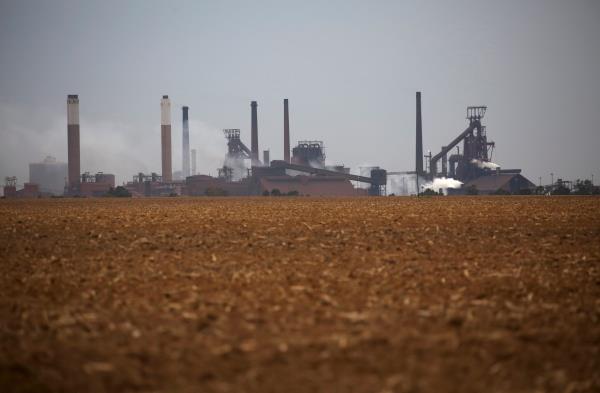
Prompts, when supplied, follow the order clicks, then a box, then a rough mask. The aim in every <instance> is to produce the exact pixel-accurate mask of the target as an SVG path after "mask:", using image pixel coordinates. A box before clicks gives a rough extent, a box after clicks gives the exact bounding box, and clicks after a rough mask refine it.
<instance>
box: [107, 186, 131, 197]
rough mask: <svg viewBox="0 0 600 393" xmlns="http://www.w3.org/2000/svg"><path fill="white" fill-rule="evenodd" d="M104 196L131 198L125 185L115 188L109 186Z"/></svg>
mask: <svg viewBox="0 0 600 393" xmlns="http://www.w3.org/2000/svg"><path fill="white" fill-rule="evenodd" d="M105 196H106V197H114V198H131V193H130V192H129V191H128V190H127V189H126V188H125V187H123V186H117V187H115V188H112V187H111V188H110V189H109V190H108V192H107V193H106V195H105Z"/></svg>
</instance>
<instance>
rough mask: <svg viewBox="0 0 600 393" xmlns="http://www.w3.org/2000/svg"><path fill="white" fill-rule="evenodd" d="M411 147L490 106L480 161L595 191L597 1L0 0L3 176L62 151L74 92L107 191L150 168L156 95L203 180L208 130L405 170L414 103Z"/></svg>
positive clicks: (442, 138)
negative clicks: (287, 136) (488, 158)
mask: <svg viewBox="0 0 600 393" xmlns="http://www.w3.org/2000/svg"><path fill="white" fill-rule="evenodd" d="M417 90H421V91H422V92H423V124H424V147H425V151H427V150H429V149H430V150H432V151H434V153H435V152H437V151H439V148H440V146H442V145H445V144H447V143H448V142H449V141H450V140H452V139H453V138H454V137H455V136H456V135H458V134H459V133H460V132H461V131H462V130H464V129H465V128H466V125H467V123H466V120H465V113H466V107H467V106H468V105H487V106H488V113H487V115H486V118H485V119H484V124H485V125H487V130H488V137H489V139H491V140H494V141H495V142H496V146H497V148H496V150H495V152H494V156H493V161H494V162H497V163H499V164H500V165H502V166H503V167H505V168H509V167H510V168H522V169H523V171H524V175H525V176H527V177H529V179H530V180H532V181H533V182H534V183H536V184H537V182H538V176H543V178H544V181H545V182H549V180H550V175H549V174H550V172H554V173H555V178H556V177H564V178H568V179H576V178H585V177H589V176H591V174H592V173H594V177H595V180H597V181H598V182H600V158H599V157H600V154H599V153H598V151H599V150H600V1H597V0H570V1H567V0H563V1H553V0H535V1H534V0H522V1H517V0H514V1H485V0H484V1H482V0H474V1H445V0H440V1H399V0H398V1H349V0H344V1H332V0H329V1H281V0H276V1H260V0H255V1H106V0H102V1H97V2H93V1H59V0H53V1H30V0H14V1H9V0H0V176H1V178H2V179H3V178H4V176H10V175H16V176H18V178H19V183H23V182H24V181H27V180H28V166H27V164H28V163H29V162H37V161H41V160H42V159H43V158H44V157H45V156H46V155H53V156H55V157H57V158H58V159H59V160H61V161H66V158H67V153H66V152H67V140H66V134H67V132H66V129H67V126H66V98H67V94H79V97H80V117H81V144H82V146H81V159H82V171H90V172H96V171H104V172H112V173H115V174H116V175H117V180H118V182H122V181H124V180H126V179H130V178H131V176H132V175H133V174H134V173H137V172H138V171H144V172H150V171H156V172H160V98H161V96H162V95H163V94H168V95H169V96H170V97H171V99H172V107H173V115H172V116H173V119H174V122H173V168H174V170H179V169H181V106H183V105H188V106H189V107H190V139H191V141H190V144H191V147H192V148H197V149H198V161H199V168H198V169H199V171H200V172H201V173H211V174H216V168H217V167H219V166H220V165H222V158H223V155H224V154H225V149H226V146H225V140H224V138H223V136H222V134H221V131H220V130H221V129H222V128H240V129H241V130H242V139H243V140H244V141H245V142H246V144H247V145H249V144H250V132H249V129H250V101H251V100H257V101H258V104H259V108H258V109H259V146H260V149H261V150H263V149H266V148H268V149H270V150H271V158H272V159H280V158H282V155H283V152H282V151H283V146H282V145H283V135H282V128H283V127H282V124H283V103H282V101H283V98H289V100H290V121H291V126H290V129H291V139H292V141H293V144H295V142H296V141H297V140H299V139H319V140H323V141H324V142H325V146H326V152H327V161H328V163H332V164H333V163H343V164H345V165H347V166H350V167H353V168H355V167H358V166H359V165H367V164H375V165H379V166H381V167H383V168H386V169H388V170H413V169H414V140H415V137H414V128H415V126H414V123H415V103H414V92H415V91H417Z"/></svg>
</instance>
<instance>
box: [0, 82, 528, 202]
mask: <svg viewBox="0 0 600 393" xmlns="http://www.w3.org/2000/svg"><path fill="white" fill-rule="evenodd" d="M181 109H182V155H181V156H182V166H181V168H182V170H181V172H176V173H174V171H173V166H172V144H171V131H172V128H171V100H170V98H169V96H168V95H163V96H162V99H161V100H160V115H161V116H160V119H161V124H160V140H161V152H160V157H161V173H160V174H158V173H150V174H145V173H143V172H139V173H137V174H135V175H133V176H132V178H131V180H130V181H128V182H126V183H125V184H123V186H122V187H124V188H125V189H126V190H127V191H128V192H129V193H130V194H131V195H132V196H134V197H150V196H176V195H188V196H205V195H211V196H252V195H301V196H362V195H370V196H382V195H388V194H391V193H388V188H394V189H395V190H397V191H396V193H397V195H415V194H419V193H421V192H423V191H424V190H426V189H429V190H431V189H433V190H434V191H436V192H437V191H438V189H439V191H440V193H447V194H464V193H470V192H472V191H473V190H477V193H483V194H485V193H488V194H489V193H498V191H503V192H505V193H511V194H519V193H531V192H532V190H533V189H535V185H534V184H533V183H532V182H530V181H529V180H527V179H526V178H525V177H523V176H522V175H521V170H520V169H504V168H501V167H500V166H499V165H497V164H495V163H493V162H492V161H491V159H492V154H493V151H494V148H495V147H496V146H495V143H494V142H493V141H490V140H488V135H487V131H486V126H485V125H483V118H484V116H485V113H486V110H487V107H486V106H469V107H468V108H467V116H466V119H467V121H468V126H467V128H466V129H465V130H464V131H462V132H461V133H460V134H458V136H456V137H455V138H454V139H452V140H451V141H450V142H449V143H448V144H446V145H443V146H442V147H441V149H440V151H439V152H438V153H437V154H432V153H428V154H424V152H423V127H422V114H421V93H420V92H417V93H416V127H415V129H416V135H415V136H416V148H415V158H416V160H415V169H414V170H408V171H388V170H386V169H383V168H380V167H369V168H362V169H361V173H360V174H353V173H351V172H350V168H347V167H345V166H343V165H331V164H328V163H327V161H326V155H325V144H324V142H323V141H321V140H303V139H300V140H299V141H298V142H297V144H296V146H294V147H293V148H292V147H291V146H290V140H291V138H290V116H289V100H288V99H287V98H286V99H284V100H283V127H282V128H283V152H284V153H283V157H282V158H283V159H275V160H272V159H271V157H270V151H269V150H268V149H266V150H263V154H262V161H261V156H260V150H259V122H258V103H257V102H256V101H251V103H250V144H249V145H250V147H249V148H248V145H246V144H245V143H244V142H243V138H242V137H243V135H242V131H241V129H240V128H227V129H223V136H224V138H225V139H226V140H227V150H226V151H224V152H223V162H222V165H221V167H220V168H218V170H217V172H218V175H217V176H216V177H215V176H210V175H207V174H202V173H201V172H200V173H199V171H198V168H197V150H196V149H190V132H189V113H190V108H189V107H188V106H183V107H182V108H181ZM80 132H81V129H80V123H79V96H78V95H68V97H67V151H68V157H67V164H66V165H65V164H61V163H59V162H57V161H56V159H54V158H51V157H49V158H47V159H46V160H44V162H43V163H32V164H30V181H29V183H26V185H27V187H26V188H27V191H25V189H23V190H19V191H17V190H16V188H17V187H16V179H15V178H7V179H6V185H5V192H4V195H5V196H6V197H19V196H30V197H31V196H43V195H59V194H62V195H64V196H85V197H94V196H103V195H106V194H107V193H108V192H109V191H110V190H112V189H114V187H115V176H114V175H113V174H109V173H102V172H98V173H96V174H90V173H88V172H85V173H81V164H80V162H81V160H80V159H81V154H82V152H81V149H80ZM84 132H85V128H84ZM461 148H462V149H461ZM83 154H85V152H83ZM447 180H451V182H448V181H447ZM61 182H62V184H61ZM450 183H451V184H450ZM399 185H400V187H398V186H399ZM398 190H399V191H398Z"/></svg>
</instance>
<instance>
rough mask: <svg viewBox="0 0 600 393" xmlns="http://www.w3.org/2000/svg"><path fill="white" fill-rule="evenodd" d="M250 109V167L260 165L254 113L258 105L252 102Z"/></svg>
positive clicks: (256, 121)
mask: <svg viewBox="0 0 600 393" xmlns="http://www.w3.org/2000/svg"><path fill="white" fill-rule="evenodd" d="M250 106H251V107H252V134H251V137H250V138H251V140H250V153H251V157H250V158H251V161H252V165H260V162H259V160H258V115H257V112H256V107H257V106H258V104H257V103H256V101H252V103H251V104H250Z"/></svg>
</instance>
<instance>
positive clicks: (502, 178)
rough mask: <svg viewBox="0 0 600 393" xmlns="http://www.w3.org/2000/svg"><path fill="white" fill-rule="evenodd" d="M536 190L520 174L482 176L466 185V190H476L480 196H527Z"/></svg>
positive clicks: (533, 185)
mask: <svg viewBox="0 0 600 393" xmlns="http://www.w3.org/2000/svg"><path fill="white" fill-rule="evenodd" d="M534 188H535V184H533V183H532V182H530V181H529V180H527V179H526V178H525V177H523V176H522V175H521V174H519V173H512V174H511V173H499V174H493V175H485V176H480V177H478V178H476V179H473V180H471V181H469V182H467V183H465V184H464V186H463V189H464V190H470V189H473V190H476V191H477V193H478V194H483V195H486V194H487V195H490V194H499V193H506V194H526V193H530V192H531V191H532V190H533V189H534Z"/></svg>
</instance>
